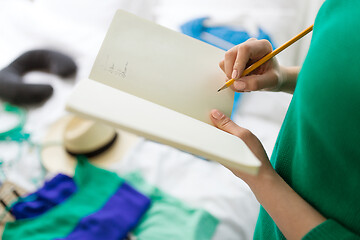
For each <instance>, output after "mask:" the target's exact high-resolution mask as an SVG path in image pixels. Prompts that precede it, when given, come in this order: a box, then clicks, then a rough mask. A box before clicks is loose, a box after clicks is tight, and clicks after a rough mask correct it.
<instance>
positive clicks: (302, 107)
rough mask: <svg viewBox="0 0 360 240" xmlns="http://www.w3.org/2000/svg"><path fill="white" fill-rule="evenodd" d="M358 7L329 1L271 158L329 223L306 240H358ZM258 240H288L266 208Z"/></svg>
mask: <svg viewBox="0 0 360 240" xmlns="http://www.w3.org/2000/svg"><path fill="white" fill-rule="evenodd" d="M359 64H360V1H358V0H326V1H325V3H324V4H323V6H322V7H321V9H320V11H319V13H318V15H317V17H316V20H315V25H314V32H313V37H312V41H311V45H310V49H309V52H308V55H307V57H306V59H305V62H304V64H303V67H302V69H301V72H300V74H299V76H298V83H297V86H296V90H295V93H294V96H293V99H292V102H291V104H290V106H289V109H288V113H287V115H286V118H285V120H284V123H283V126H282V128H281V130H280V133H279V136H278V139H277V142H276V145H275V148H274V152H273V155H272V158H271V163H272V164H273V166H274V168H275V169H276V171H277V172H278V173H279V174H280V176H281V177H282V178H283V179H284V180H285V181H286V182H287V183H288V184H289V185H290V186H291V187H292V188H293V189H294V190H295V191H296V192H297V193H298V194H299V195H300V196H301V197H303V198H304V199H305V200H306V201H307V202H308V203H309V204H311V205H312V206H313V207H314V208H315V209H316V210H318V211H319V212H320V213H321V214H322V215H323V216H324V217H326V218H327V219H328V220H327V221H325V222H324V223H322V224H320V225H319V226H317V227H315V228H314V229H313V230H311V231H310V232H309V233H308V234H307V235H306V236H305V237H304V239H309V240H310V239H320V240H321V239H327V240H328V239H330V240H332V239H334V240H335V239H337V240H339V239H340V240H341V239H360V237H359V236H360V147H359V146H357V144H358V143H359V142H358V141H359V139H360V126H359V124H360V66H359ZM254 239H284V236H283V235H282V234H281V232H280V230H279V229H278V228H277V226H276V225H275V223H274V222H273V220H272V219H271V217H270V216H269V215H268V214H267V212H266V211H265V210H264V209H263V208H261V210H260V215H259V218H258V222H257V225H256V229H255V235H254Z"/></svg>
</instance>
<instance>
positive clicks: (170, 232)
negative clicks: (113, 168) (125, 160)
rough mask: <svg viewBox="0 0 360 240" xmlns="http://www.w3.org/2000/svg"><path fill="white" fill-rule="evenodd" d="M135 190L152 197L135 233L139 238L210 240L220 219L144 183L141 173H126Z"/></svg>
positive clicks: (152, 239) (155, 239)
mask: <svg viewBox="0 0 360 240" xmlns="http://www.w3.org/2000/svg"><path fill="white" fill-rule="evenodd" d="M123 177H124V179H125V180H126V181H127V182H128V183H129V184H131V185H132V186H133V187H134V188H135V189H137V190H138V191H140V192H142V193H143V194H145V195H147V196H149V197H150V199H151V206H150V208H149V210H148V211H147V212H146V213H145V215H144V216H143V218H142V219H141V221H140V223H139V224H138V225H137V227H136V228H135V229H134V231H133V234H134V235H135V237H136V239H138V240H142V239H144V240H168V239H172V240H177V239H178V240H183V239H186V240H206V239H211V238H212V236H213V235H214V232H215V230H216V227H217V225H218V223H219V221H218V219H217V218H215V217H214V216H212V215H211V214H210V213H208V212H207V211H205V210H203V209H196V208H192V207H190V206H188V205H186V204H184V203H183V202H181V201H180V200H178V199H176V198H174V197H172V196H170V195H168V194H166V193H165V192H163V191H161V190H160V189H158V188H157V187H154V186H151V185H149V184H148V183H146V182H145V180H144V179H143V178H142V176H141V174H140V173H138V172H133V173H130V174H127V175H125V176H123Z"/></svg>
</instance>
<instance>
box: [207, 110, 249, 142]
mask: <svg viewBox="0 0 360 240" xmlns="http://www.w3.org/2000/svg"><path fill="white" fill-rule="evenodd" d="M210 113H211V115H210V119H211V121H212V122H213V124H214V126H215V127H217V128H219V129H221V130H223V131H225V132H228V133H230V134H233V135H235V136H239V134H240V132H241V131H242V128H241V127H239V126H238V125H236V124H235V123H234V122H233V121H231V119H230V118H229V117H227V116H226V115H225V114H223V113H222V112H220V111H219V110H217V109H213V110H211V112H210Z"/></svg>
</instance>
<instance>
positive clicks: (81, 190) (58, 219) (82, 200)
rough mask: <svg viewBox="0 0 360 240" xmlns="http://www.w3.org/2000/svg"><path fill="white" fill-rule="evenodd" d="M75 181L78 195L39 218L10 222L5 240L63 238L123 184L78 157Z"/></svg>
mask: <svg viewBox="0 0 360 240" xmlns="http://www.w3.org/2000/svg"><path fill="white" fill-rule="evenodd" d="M74 180H75V183H76V186H77V187H78V190H77V192H76V193H75V194H73V195H72V196H71V197H69V198H68V199H67V200H66V201H65V202H64V203H62V204H60V205H58V206H56V207H54V208H52V209H51V210H49V211H47V212H45V213H44V214H42V215H40V216H39V217H36V218H34V219H31V218H30V219H21V220H17V221H15V222H9V223H7V224H6V226H5V231H4V233H3V236H2V239H3V240H6V239H8V240H10V239H16V240H17V239H21V240H26V239H29V240H30V239H31V240H45V239H55V238H64V237H66V236H67V235H68V234H69V233H70V232H71V231H72V230H73V229H74V228H75V227H76V225H77V224H78V222H79V221H80V219H81V218H83V217H84V216H87V215H89V214H91V213H93V212H95V211H97V210H98V209H100V208H101V207H102V206H103V205H104V204H105V203H106V202H107V201H108V199H109V198H110V197H111V196H112V195H113V194H114V193H115V192H116V191H117V190H118V188H119V186H121V184H122V183H123V182H124V180H122V179H121V178H119V177H118V175H117V174H116V173H113V172H109V171H106V170H103V169H100V168H97V167H95V166H93V165H91V164H90V163H88V161H87V159H86V158H84V157H79V158H78V164H77V166H76V170H75V176H74ZM64 212H65V213H66V214H65V215H64Z"/></svg>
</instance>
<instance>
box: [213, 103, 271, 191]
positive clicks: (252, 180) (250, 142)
mask: <svg viewBox="0 0 360 240" xmlns="http://www.w3.org/2000/svg"><path fill="white" fill-rule="evenodd" d="M210 119H211V121H212V122H213V124H214V125H215V127H217V128H219V129H221V130H223V131H225V132H228V133H230V134H233V135H235V136H237V137H239V138H240V139H241V140H243V141H244V143H245V144H246V145H247V146H248V147H249V149H250V150H251V151H252V152H253V153H254V155H255V156H256V157H257V158H258V159H259V160H260V161H261V164H262V165H261V167H260V170H259V173H258V175H257V176H254V175H250V174H246V173H243V172H240V171H237V170H235V169H230V171H232V172H233V173H234V174H235V175H236V176H238V177H239V178H241V179H242V180H244V181H245V182H246V183H247V184H248V185H249V186H250V187H255V186H256V185H258V184H261V182H262V181H267V180H268V179H269V178H271V177H273V176H274V175H277V173H276V172H275V170H274V169H273V167H272V166H271V164H270V162H269V158H268V156H267V155H266V152H265V150H264V147H263V146H262V144H261V142H260V141H259V139H258V138H257V137H256V136H255V135H254V134H252V133H251V132H250V131H249V130H247V129H245V128H242V127H239V126H238V125H236V124H235V123H234V122H233V121H231V120H230V118H228V117H227V116H225V115H224V114H223V113H221V112H220V111H218V110H212V111H211V115H210Z"/></svg>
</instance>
